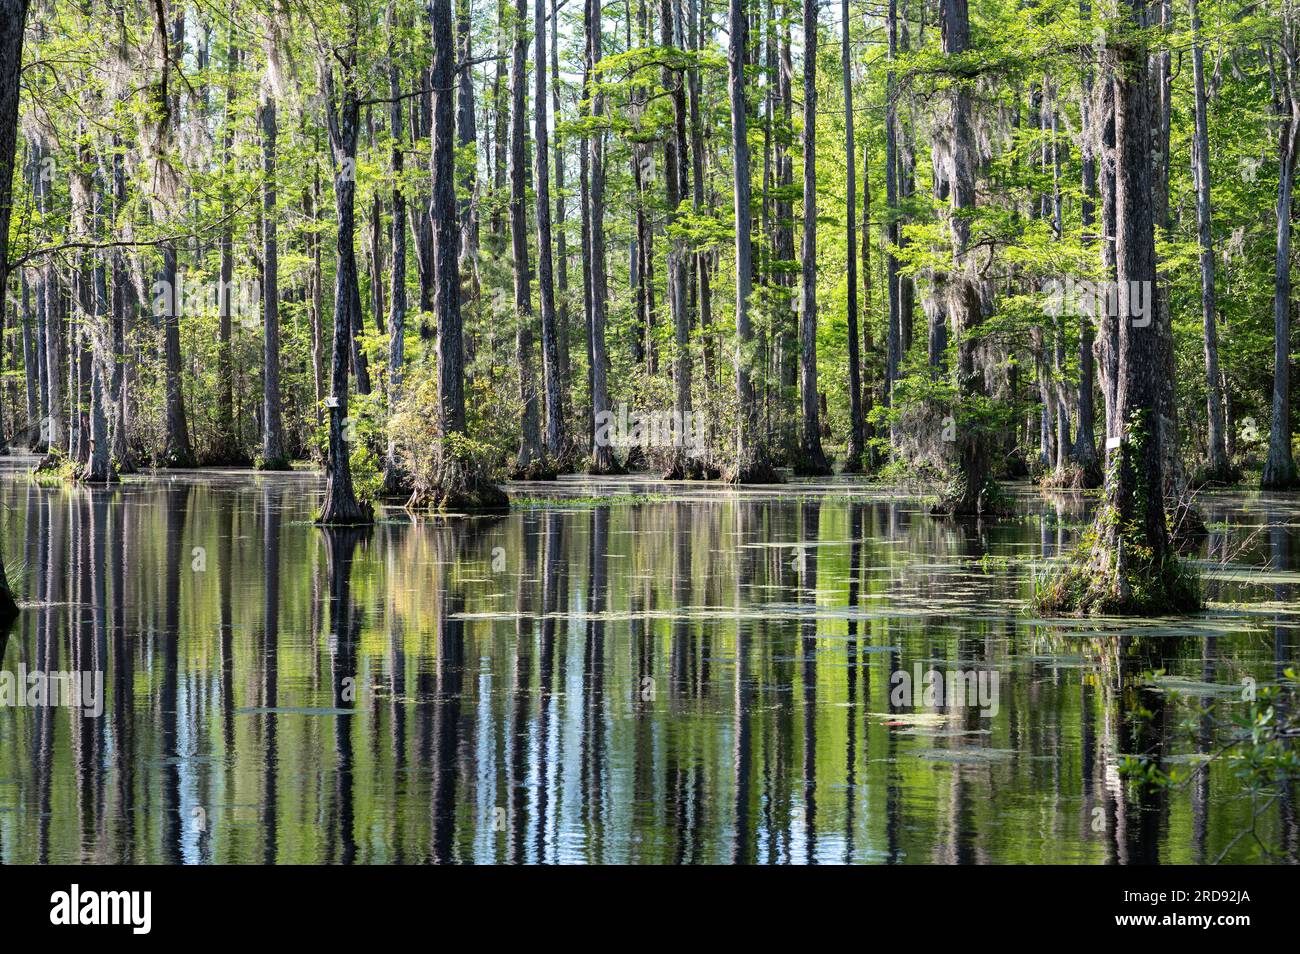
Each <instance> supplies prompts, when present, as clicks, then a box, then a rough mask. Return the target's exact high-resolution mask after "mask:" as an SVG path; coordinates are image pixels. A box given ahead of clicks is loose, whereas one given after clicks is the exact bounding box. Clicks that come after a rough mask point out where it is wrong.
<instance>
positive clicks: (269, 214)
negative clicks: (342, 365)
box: [257, 87, 290, 470]
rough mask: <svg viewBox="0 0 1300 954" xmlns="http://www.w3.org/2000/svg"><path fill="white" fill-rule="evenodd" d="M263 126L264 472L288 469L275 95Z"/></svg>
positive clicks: (266, 99)
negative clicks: (282, 409) (282, 405)
mask: <svg viewBox="0 0 1300 954" xmlns="http://www.w3.org/2000/svg"><path fill="white" fill-rule="evenodd" d="M259 114H260V115H259V118H260V119H261V126H262V176H263V178H262V325H263V328H262V361H263V363H264V364H265V367H264V368H263V370H262V456H261V459H260V460H259V461H258V462H257V464H258V468H259V469H261V470H289V469H290V465H289V460H288V457H287V456H286V455H285V452H284V423H283V420H282V418H281V415H280V252H279V246H278V236H277V234H276V228H277V225H276V223H277V221H278V219H279V212H278V211H277V209H276V201H277V195H276V154H275V148H276V114H275V95H274V92H273V91H272V90H271V89H270V88H269V87H268V88H267V89H266V90H265V92H264V93H263V99H262V103H261V109H260V110H259Z"/></svg>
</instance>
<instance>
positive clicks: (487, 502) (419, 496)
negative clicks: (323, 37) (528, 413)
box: [410, 0, 509, 510]
mask: <svg viewBox="0 0 1300 954" xmlns="http://www.w3.org/2000/svg"><path fill="white" fill-rule="evenodd" d="M429 25H430V30H431V33H432V36H433V61H432V65H431V66H430V69H429V85H430V87H431V88H432V90H433V93H432V103H431V112H432V123H431V139H432V143H431V159H430V172H431V180H432V189H431V201H430V204H429V219H430V226H431V233H430V234H431V239H432V248H431V251H432V262H431V265H432V290H433V306H434V314H435V316H436V318H437V322H438V334H437V343H436V359H437V374H438V429H439V435H438V441H437V444H436V446H435V447H434V449H433V454H434V465H435V472H436V473H435V476H434V481H433V485H432V486H431V487H427V488H423V487H416V489H415V493H413V494H412V496H411V503H410V506H436V507H439V508H441V509H444V510H502V509H505V508H507V507H508V506H509V502H508V499H507V497H506V495H505V494H504V493H503V492H502V491H501V490H500V488H498V487H497V486H496V485H495V484H493V483H492V482H491V481H489V480H488V479H487V478H486V477H485V476H484V475H483V473H482V471H481V469H480V467H479V466H478V464H477V462H476V461H475V460H473V459H472V457H471V456H470V454H469V453H468V452H467V451H466V450H465V449H464V448H463V447H462V446H460V441H461V440H462V439H463V437H464V435H465V383H464V369H465V355H464V348H463V343H462V340H461V336H462V328H461V312H460V266H459V261H458V256H459V252H460V222H459V216H458V214H457V208H456V129H455V120H454V106H453V89H454V86H455V70H456V49H455V43H454V40H453V34H452V15H451V0H432V2H431V3H430V6H429Z"/></svg>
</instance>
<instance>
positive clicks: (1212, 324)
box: [1188, 0, 1232, 483]
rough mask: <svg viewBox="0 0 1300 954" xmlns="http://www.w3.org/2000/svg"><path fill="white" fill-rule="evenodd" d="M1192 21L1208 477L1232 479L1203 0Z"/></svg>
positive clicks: (1193, 3)
mask: <svg viewBox="0 0 1300 954" xmlns="http://www.w3.org/2000/svg"><path fill="white" fill-rule="evenodd" d="M1188 11H1189V13H1190V16H1191V21H1192V83H1193V86H1194V87H1195V89H1194V96H1195V111H1196V118H1195V124H1196V125H1195V135H1194V138H1193V140H1192V171H1193V173H1194V175H1193V178H1194V180H1195V188H1196V234H1197V239H1198V240H1199V243H1200V246H1201V248H1200V258H1201V319H1202V327H1203V329H1204V332H1205V412H1206V413H1205V421H1206V445H1207V455H1206V457H1207V459H1206V469H1205V472H1204V474H1203V477H1204V478H1205V479H1207V480H1212V481H1221V482H1225V483H1226V482H1230V481H1231V479H1232V465H1231V463H1230V462H1229V460H1228V443H1227V434H1226V428H1225V426H1224V414H1223V386H1222V383H1221V382H1220V380H1219V336H1218V329H1217V327H1216V324H1217V322H1216V319H1215V294H1214V244H1213V242H1214V239H1213V226H1212V216H1211V212H1210V134H1209V122H1208V117H1207V108H1206V101H1205V53H1204V49H1203V46H1202V44H1201V39H1200V32H1201V16H1200V11H1199V9H1198V7H1197V0H1188Z"/></svg>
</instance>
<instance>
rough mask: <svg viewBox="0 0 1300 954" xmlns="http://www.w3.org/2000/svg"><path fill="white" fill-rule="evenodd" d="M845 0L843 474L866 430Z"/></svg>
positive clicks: (855, 467) (857, 466)
mask: <svg viewBox="0 0 1300 954" xmlns="http://www.w3.org/2000/svg"><path fill="white" fill-rule="evenodd" d="M850 22H851V21H850V19H849V0H840V58H841V60H843V72H844V170H845V180H844V191H845V210H844V242H845V244H846V245H847V246H848V250H847V251H846V253H845V265H846V266H847V274H846V275H845V281H846V282H847V286H848V292H847V302H846V304H847V312H848V314H847V322H848V335H849V342H848V344H849V441H848V450H847V452H846V454H845V461H844V470H845V472H847V473H858V472H859V471H861V470H862V453H863V447H864V444H865V441H866V428H865V426H864V420H863V416H862V367H861V361H862V358H861V352H860V351H859V341H858V234H857V201H858V196H857V178H856V177H857V171H856V170H857V162H858V155H857V152H856V151H855V148H854V142H853V74H852V73H851V72H850V64H851V63H852V62H853V60H852V56H851V50H850V47H849V23H850Z"/></svg>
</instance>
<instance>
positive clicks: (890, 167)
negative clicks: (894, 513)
mask: <svg viewBox="0 0 1300 954" xmlns="http://www.w3.org/2000/svg"><path fill="white" fill-rule="evenodd" d="M886 30H887V32H888V54H889V63H890V67H889V69H888V70H887V71H886V73H885V215H886V225H885V242H886V252H885V281H886V282H887V284H888V293H889V317H888V323H887V326H886V338H885V388H884V399H885V406H886V407H892V406H893V403H894V382H895V381H897V380H898V372H899V366H900V365H901V364H902V360H903V338H902V308H901V303H900V301H899V283H900V278H899V275H898V258H897V256H896V255H895V254H894V250H895V249H896V248H897V247H898V245H899V226H898V214H899V213H898V102H897V100H898V87H897V85H896V80H895V77H894V69H893V62H894V57H896V56H897V55H898V0H889V11H888V15H887V22H886ZM889 437H890V441H889V443H890V447H891V449H893V448H896V447H897V445H898V425H897V423H891V424H890V426H889Z"/></svg>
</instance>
